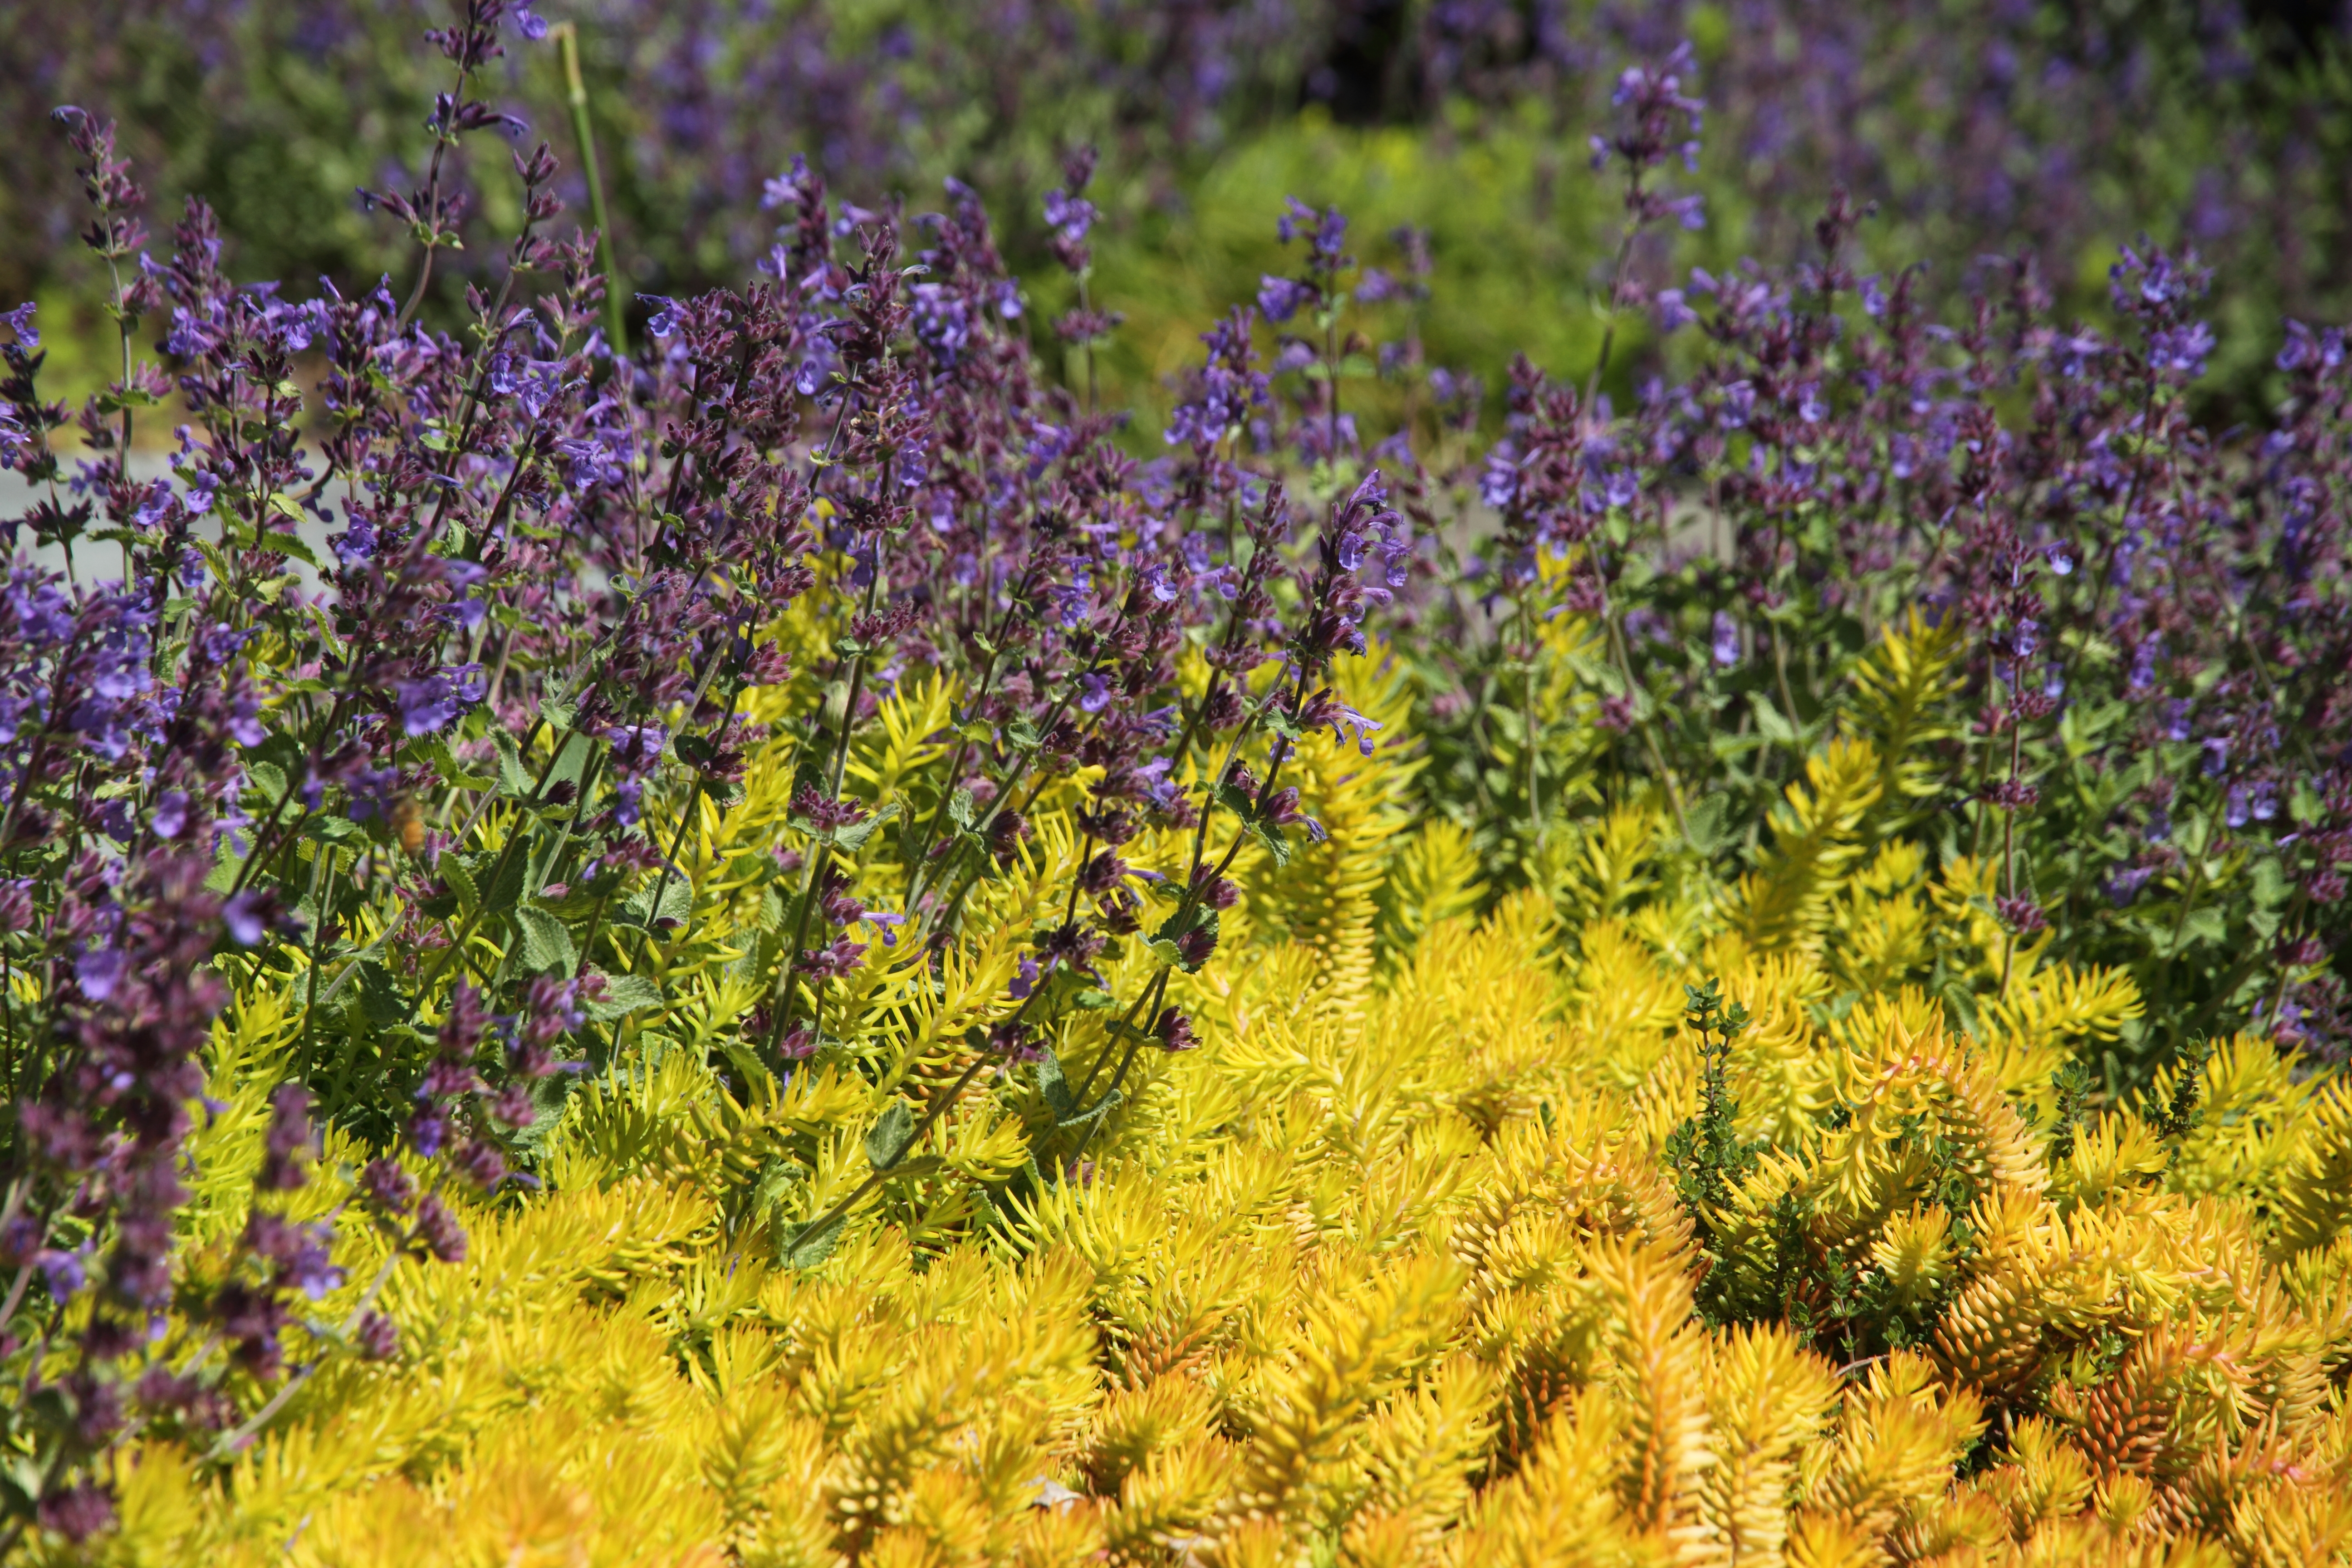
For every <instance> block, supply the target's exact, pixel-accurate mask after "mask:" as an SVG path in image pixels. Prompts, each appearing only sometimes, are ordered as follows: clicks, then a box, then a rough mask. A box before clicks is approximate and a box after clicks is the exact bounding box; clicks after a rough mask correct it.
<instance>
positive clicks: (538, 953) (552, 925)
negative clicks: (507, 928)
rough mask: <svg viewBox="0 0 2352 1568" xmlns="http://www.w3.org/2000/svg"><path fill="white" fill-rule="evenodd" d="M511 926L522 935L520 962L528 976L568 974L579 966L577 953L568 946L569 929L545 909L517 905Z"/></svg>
mask: <svg viewBox="0 0 2352 1568" xmlns="http://www.w3.org/2000/svg"><path fill="white" fill-rule="evenodd" d="M515 927H516V929H517V930H518V931H520V932H521V933H522V963H523V968H524V969H525V970H526V971H527V972H529V973H532V974H548V973H556V972H558V971H561V972H562V973H567V974H568V973H571V972H572V970H573V969H576V968H577V967H579V964H580V950H579V949H578V948H576V947H574V946H573V945H572V931H571V930H570V928H568V927H567V926H565V925H564V923H563V922H562V921H560V920H557V919H556V918H555V917H554V916H553V915H552V914H550V913H549V912H548V911H547V910H541V909H535V908H533V907H532V906H530V905H529V904H524V905H521V906H520V907H519V908H518V909H517V910H515Z"/></svg>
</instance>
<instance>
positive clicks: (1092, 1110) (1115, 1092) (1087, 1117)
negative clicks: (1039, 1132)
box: [1054, 1089, 1127, 1129]
mask: <svg viewBox="0 0 2352 1568" xmlns="http://www.w3.org/2000/svg"><path fill="white" fill-rule="evenodd" d="M1126 1098H1127V1094H1126V1091H1125V1090H1123V1089H1112V1090H1111V1091H1110V1092H1109V1093H1108V1094H1106V1095H1104V1096H1103V1097H1102V1098H1101V1099H1100V1100H1096V1101H1095V1102H1094V1103H1093V1104H1092V1105H1089V1106H1087V1108H1086V1109H1085V1110H1081V1111H1078V1112H1077V1113H1076V1114H1075V1115H1071V1116H1065V1117H1063V1118H1062V1119H1061V1120H1060V1121H1056V1122H1055V1123H1054V1125H1055V1128H1056V1129H1059V1128H1065V1127H1085V1126H1087V1125H1088V1124H1090V1123H1092V1122H1097V1121H1101V1120H1102V1119H1103V1118H1104V1117H1106V1116H1108V1115H1109V1114H1110V1113H1111V1111H1112V1110H1114V1109H1115V1108H1117V1106H1118V1103H1119V1102H1120V1101H1121V1100H1125V1099H1126Z"/></svg>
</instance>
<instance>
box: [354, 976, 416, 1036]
mask: <svg viewBox="0 0 2352 1568" xmlns="http://www.w3.org/2000/svg"><path fill="white" fill-rule="evenodd" d="M359 992H360V996H359V1006H360V1014H361V1016H362V1017H364V1018H366V1019H367V1021H368V1022H369V1023H371V1024H373V1025H374V1026H376V1027H377V1028H379V1029H389V1028H392V1027H394V1026H396V1025H400V1024H405V1023H406V1022H408V1020H409V1018H410V1017H411V1016H413V1014H412V1011H411V1009H410V1007H409V1005H408V998H407V997H405V996H404V995H402V994H400V987H399V986H398V985H397V984H395V983H394V980H393V978H392V971H391V970H389V969H387V968H385V967H384V966H383V964H382V963H378V962H377V961H376V960H374V959H373V958H370V959H365V960H362V962H361V963H360V984H359Z"/></svg>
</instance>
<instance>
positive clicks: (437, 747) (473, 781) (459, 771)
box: [410, 735, 490, 789]
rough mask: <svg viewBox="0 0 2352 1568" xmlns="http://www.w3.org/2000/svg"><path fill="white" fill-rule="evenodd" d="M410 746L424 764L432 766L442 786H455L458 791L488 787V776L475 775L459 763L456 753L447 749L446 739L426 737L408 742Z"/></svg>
mask: <svg viewBox="0 0 2352 1568" xmlns="http://www.w3.org/2000/svg"><path fill="white" fill-rule="evenodd" d="M410 745H411V748H412V749H413V750H414V751H415V752H417V753H419V754H420V755H422V756H423V757H424V758H425V761H426V762H428V763H432V764H433V771H434V772H435V773H437V774H438V775H439V776H440V779H441V782H442V783H443V784H455V785H457V787H458V788H459V789H488V788H489V787H490V779H489V776H488V774H486V773H475V772H474V771H473V770H472V769H470V768H468V767H467V766H466V764H465V763H461V762H459V761H458V760H457V752H453V751H451V750H450V749H449V742H448V740H447V739H446V737H444V736H440V735H428V736H425V738H424V739H422V740H419V741H415V742H410Z"/></svg>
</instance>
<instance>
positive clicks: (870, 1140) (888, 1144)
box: [866, 1100, 915, 1171]
mask: <svg viewBox="0 0 2352 1568" xmlns="http://www.w3.org/2000/svg"><path fill="white" fill-rule="evenodd" d="M914 1141H915V1109H914V1107H913V1106H910V1105H908V1103H907V1102H906V1101H905V1100H892V1101H891V1102H890V1104H889V1106H888V1108H887V1109H886V1110H884V1111H883V1112H882V1114H881V1116H880V1117H878V1118H877V1120H876V1121H875V1123H874V1125H873V1127H872V1128H871V1129H869V1130H868V1131H867V1132H866V1163H868V1164H870V1165H872V1166H873V1167H874V1168H875V1169H876V1170H877V1171H887V1170H888V1169H889V1168H890V1167H891V1166H893V1165H895V1164H897V1163H898V1162H899V1161H900V1160H903V1159H905V1158H906V1156H907V1146H908V1144H910V1143H912V1142H914Z"/></svg>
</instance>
